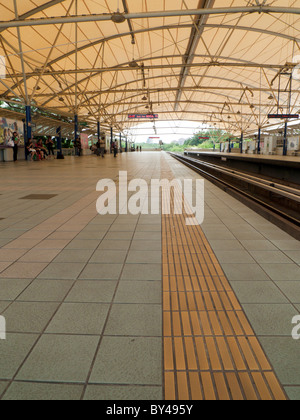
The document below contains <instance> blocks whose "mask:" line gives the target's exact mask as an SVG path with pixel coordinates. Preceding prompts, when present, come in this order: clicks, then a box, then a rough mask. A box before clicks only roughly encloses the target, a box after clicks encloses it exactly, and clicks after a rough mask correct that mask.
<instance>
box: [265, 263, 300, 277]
mask: <svg viewBox="0 0 300 420" xmlns="http://www.w3.org/2000/svg"><path fill="white" fill-rule="evenodd" d="M261 267H262V268H263V270H264V271H265V272H266V273H267V274H268V276H270V277H271V279H272V280H275V281H281V280H282V281H284V280H291V281H294V280H300V267H299V266H298V265H296V264H279V265H278V264H261Z"/></svg>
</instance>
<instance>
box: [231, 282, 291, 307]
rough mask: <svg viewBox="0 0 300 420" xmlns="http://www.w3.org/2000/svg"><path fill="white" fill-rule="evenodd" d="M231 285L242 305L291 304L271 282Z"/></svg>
mask: <svg viewBox="0 0 300 420" xmlns="http://www.w3.org/2000/svg"><path fill="white" fill-rule="evenodd" d="M230 284H231V287H232V288H233V289H234V291H235V293H236V295H237V298H238V300H239V301H240V302H241V303H289V302H288V300H287V298H286V297H285V296H284V295H283V293H281V292H280V290H279V289H278V287H276V285H275V284H274V283H273V282H271V281H240V282H239V281H232V282H231V283H230Z"/></svg>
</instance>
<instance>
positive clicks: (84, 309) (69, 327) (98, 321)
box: [46, 303, 109, 335]
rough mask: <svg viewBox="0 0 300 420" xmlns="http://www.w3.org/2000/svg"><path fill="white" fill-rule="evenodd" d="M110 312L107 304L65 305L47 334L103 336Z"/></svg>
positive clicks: (55, 317) (56, 315) (50, 325)
mask: <svg viewBox="0 0 300 420" xmlns="http://www.w3.org/2000/svg"><path fill="white" fill-rule="evenodd" d="M108 310H109V305H107V304H96V303H63V304H62V306H61V307H60V308H59V310H58V312H57V313H56V314H55V316H54V318H53V319H52V321H51V322H50V324H49V326H48V327H47V329H46V333H51V334H78V335H79V334H82V335H101V333H102V330H103V327H104V323H105V320H106V317H107V313H108Z"/></svg>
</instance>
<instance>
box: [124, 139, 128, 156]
mask: <svg viewBox="0 0 300 420" xmlns="http://www.w3.org/2000/svg"><path fill="white" fill-rule="evenodd" d="M125 141H126V145H125V152H126V153H128V138H127V137H126V139H125Z"/></svg>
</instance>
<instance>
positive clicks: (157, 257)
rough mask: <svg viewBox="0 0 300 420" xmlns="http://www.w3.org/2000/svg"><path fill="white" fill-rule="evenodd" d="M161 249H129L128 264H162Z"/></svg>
mask: <svg viewBox="0 0 300 420" xmlns="http://www.w3.org/2000/svg"><path fill="white" fill-rule="evenodd" d="M161 258H162V257H161V251H129V254H128V257H127V260H126V263H127V264H161Z"/></svg>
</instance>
